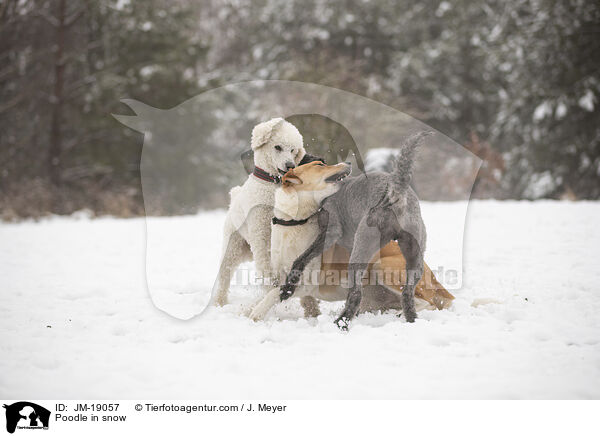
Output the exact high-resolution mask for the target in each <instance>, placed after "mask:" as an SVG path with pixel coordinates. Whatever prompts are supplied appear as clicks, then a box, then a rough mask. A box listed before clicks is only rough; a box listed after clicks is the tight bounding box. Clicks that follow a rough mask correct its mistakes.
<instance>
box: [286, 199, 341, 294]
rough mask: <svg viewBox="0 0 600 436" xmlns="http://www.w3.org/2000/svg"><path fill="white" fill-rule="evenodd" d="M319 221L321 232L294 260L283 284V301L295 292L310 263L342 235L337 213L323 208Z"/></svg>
mask: <svg viewBox="0 0 600 436" xmlns="http://www.w3.org/2000/svg"><path fill="white" fill-rule="evenodd" d="M318 223H319V234H318V235H317V239H315V240H314V242H313V243H312V244H311V245H310V247H308V248H307V249H306V250H305V251H304V253H302V254H301V255H300V257H298V259H296V260H295V261H294V263H293V264H292V269H291V270H290V272H289V273H288V275H287V277H286V279H285V284H283V285H282V286H281V292H280V298H281V301H283V300H287V299H288V298H290V297H291V296H292V295H293V294H294V292H295V290H296V287H297V286H298V283H299V282H300V278H301V277H302V273H303V272H304V270H305V269H306V266H307V265H308V263H309V262H310V261H311V260H313V259H314V258H315V257H317V256H319V255H320V254H322V253H323V251H325V250H327V249H328V248H329V247H331V246H332V245H333V244H334V243H335V242H337V241H338V240H339V239H340V238H341V237H342V226H341V224H340V221H339V219H338V218H337V215H336V214H335V213H331V212H328V211H326V210H325V209H323V210H321V212H319V215H318Z"/></svg>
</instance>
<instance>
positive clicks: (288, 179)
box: [281, 171, 302, 186]
mask: <svg viewBox="0 0 600 436" xmlns="http://www.w3.org/2000/svg"><path fill="white" fill-rule="evenodd" d="M281 184H282V185H283V186H292V185H301V184H302V180H300V179H299V178H298V176H297V175H296V174H294V172H293V171H288V172H287V173H286V175H285V176H283V178H282V179H281Z"/></svg>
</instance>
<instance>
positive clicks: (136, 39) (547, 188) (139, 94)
mask: <svg viewBox="0 0 600 436" xmlns="http://www.w3.org/2000/svg"><path fill="white" fill-rule="evenodd" d="M255 79H284V80H299V81H305V82H312V83H317V84H322V85H327V86H331V87H336V88H340V89H343V90H346V91H350V92H353V93H356V94H360V95H363V96H366V97H369V98H372V99H374V100H377V101H379V102H382V103H385V104H387V105H390V106H391V107H393V108H396V109H398V110H400V111H403V112H406V113H408V114H410V115H412V116H413V117H415V118H417V119H419V120H421V121H423V122H424V123H427V124H429V125H431V126H432V127H434V128H436V129H438V130H439V131H441V132H443V133H444V134H446V135H448V136H449V137H451V138H452V139H454V140H455V141H456V142H458V143H460V144H462V145H464V146H465V147H467V148H469V149H470V150H471V151H473V152H474V153H475V154H477V155H478V156H479V157H480V158H481V159H483V161H484V163H483V166H482V169H481V170H480V172H479V175H478V181H477V183H476V186H475V189H474V193H473V195H474V196H475V197H478V198H501V199H503V198H516V199H521V198H529V199H535V198H567V199H598V198H600V116H599V114H600V112H599V98H600V3H598V2H594V1H589V0H587V1H586V0H562V1H561V0H508V1H501V0H476V1H469V0H457V1H453V2H448V1H439V0H418V1H406V0H401V1H392V0H340V1H336V2H326V1H321V0H294V1H286V2H284V1H278V0H253V1H250V0H230V1H218V0H201V1H200V0H196V1H193V0H144V1H133V0H131V1H127V0H97V1H95V0H79V1H67V0H0V216H1V217H2V218H4V219H17V218H20V217H30V216H33V217H36V216H41V215H45V214H48V213H58V214H65V213H71V212H73V211H76V210H79V209H83V208H86V209H90V210H92V211H93V212H94V213H96V214H105V213H109V214H114V215H119V216H133V215H139V214H142V213H143V212H144V209H143V201H142V195H141V187H140V172H139V162H140V153H141V148H142V144H143V137H142V134H140V133H138V132H135V131H133V130H131V129H129V128H127V127H125V126H123V125H122V124H120V123H119V122H118V121H116V120H115V119H114V118H113V117H112V116H111V113H121V114H122V113H128V109H127V108H126V107H125V106H124V105H123V104H121V103H120V99H122V98H125V97H127V98H133V99H136V100H139V101H142V102H145V103H147V104H149V105H151V106H154V107H158V108H171V107H173V106H175V105H178V104H180V103H181V102H183V101H185V100H186V99H188V98H191V97H193V96H195V95H197V94H198V93H200V92H203V91H206V90H209V89H212V88H215V87H218V86H221V85H224V84H227V83H231V82H238V81H244V80H255ZM129 113H130V112H129ZM248 135H249V132H248ZM248 140H249V138H248ZM209 158H210V156H206V159H207V160H208V159H209ZM194 165H197V166H198V170H199V171H202V169H203V168H205V167H206V165H208V162H204V161H202V160H198V161H195V162H194ZM450 182H451V181H450ZM206 183H207V186H208V187H209V188H211V189H213V190H214V191H215V192H221V191H222V195H216V196H212V197H210V198H209V199H206V200H204V201H199V204H198V207H200V208H212V207H222V206H224V205H226V203H227V195H226V191H225V188H224V186H222V185H215V186H214V187H211V186H210V184H211V183H217V182H216V181H215V180H214V178H208V177H207V180H206Z"/></svg>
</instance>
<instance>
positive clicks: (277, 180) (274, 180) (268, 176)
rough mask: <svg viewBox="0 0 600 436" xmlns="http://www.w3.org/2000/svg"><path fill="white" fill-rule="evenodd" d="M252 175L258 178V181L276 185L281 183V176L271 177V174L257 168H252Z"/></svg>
mask: <svg viewBox="0 0 600 436" xmlns="http://www.w3.org/2000/svg"><path fill="white" fill-rule="evenodd" d="M252 174H254V175H255V176H256V177H258V178H259V179H260V180H264V181H265V182H270V183H275V184H276V185H278V184H279V183H281V176H272V175H271V174H269V173H268V172H266V171H265V170H263V169H262V168H259V167H257V166H255V167H254V171H252Z"/></svg>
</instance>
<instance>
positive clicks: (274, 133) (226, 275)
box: [213, 118, 306, 306]
mask: <svg viewBox="0 0 600 436" xmlns="http://www.w3.org/2000/svg"><path fill="white" fill-rule="evenodd" d="M251 146H252V150H253V151H254V165H255V166H257V167H259V168H261V169H263V170H264V171H266V172H267V173H269V174H270V175H272V176H274V177H276V176H281V175H283V174H285V172H287V170H288V168H290V167H291V166H296V165H298V164H299V163H300V161H301V160H302V158H303V157H304V155H305V153H306V152H305V150H304V146H303V141H302V135H301V134H300V132H299V131H298V129H297V128H296V127H295V126H294V125H292V124H291V123H289V122H287V121H285V120H284V119H283V118H273V119H271V120H269V121H266V122H264V123H260V124H258V125H256V126H255V127H254V129H253V130H252V140H251ZM277 186H278V185H276V184H275V183H270V182H266V181H264V180H261V179H259V178H257V177H256V176H254V175H250V176H249V177H248V180H247V181H246V182H245V183H244V184H243V185H242V186H237V187H235V188H233V189H232V190H231V192H230V196H231V203H230V205H229V211H228V213H227V217H226V219H225V228H224V231H223V254H222V259H221V267H220V269H219V275H218V277H217V283H216V292H213V297H214V298H213V302H214V303H215V304H217V305H220V306H222V305H225V304H227V299H228V293H229V285H230V282H231V274H232V273H233V272H234V270H235V269H236V268H237V267H238V265H239V264H240V263H242V262H245V261H248V260H254V263H255V265H256V270H257V272H258V273H259V274H261V275H262V277H266V278H270V277H272V274H271V268H270V266H271V247H270V243H271V219H272V218H273V203H274V193H275V189H276V188H277ZM265 290H266V289H265Z"/></svg>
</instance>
